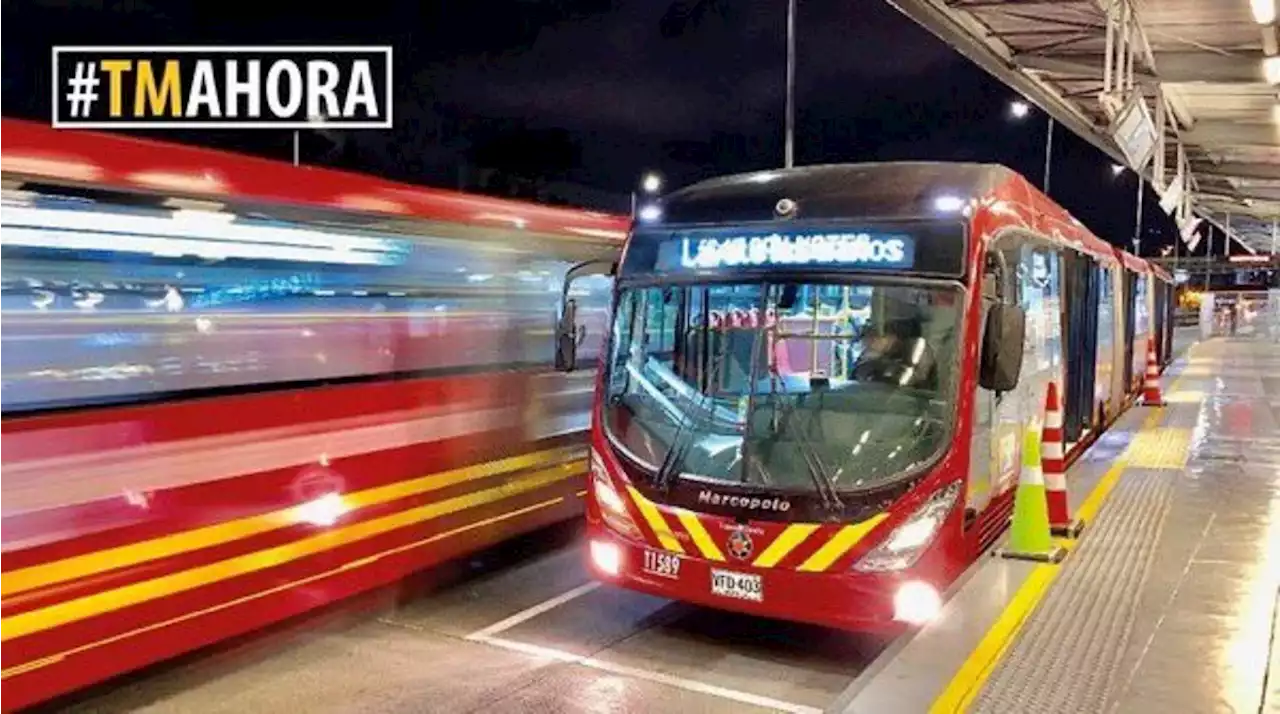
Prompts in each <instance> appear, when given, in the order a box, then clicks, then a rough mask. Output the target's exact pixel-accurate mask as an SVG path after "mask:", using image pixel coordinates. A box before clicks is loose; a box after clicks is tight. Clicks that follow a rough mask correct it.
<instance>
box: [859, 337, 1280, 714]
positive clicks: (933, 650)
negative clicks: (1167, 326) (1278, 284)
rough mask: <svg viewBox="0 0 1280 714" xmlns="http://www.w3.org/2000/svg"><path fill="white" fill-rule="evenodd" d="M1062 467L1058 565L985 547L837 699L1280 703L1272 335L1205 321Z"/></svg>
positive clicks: (903, 706) (1079, 707)
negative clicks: (1064, 520) (937, 602)
mask: <svg viewBox="0 0 1280 714" xmlns="http://www.w3.org/2000/svg"><path fill="white" fill-rule="evenodd" d="M1161 381H1162V384H1163V388H1164V390H1165V392H1164V393H1165V397H1166V399H1167V401H1168V405H1167V406H1166V407H1164V408H1162V409H1153V408H1146V407H1138V408H1135V409H1133V410H1131V411H1130V412H1128V413H1126V414H1125V415H1124V416H1123V417H1122V418H1121V419H1120V421H1119V422H1118V423H1117V424H1116V425H1115V427H1113V429H1112V430H1111V431H1109V432H1108V433H1107V434H1106V435H1105V437H1104V438H1103V440H1102V441H1101V442H1100V443H1099V444H1097V445H1096V446H1095V447H1094V448H1093V449H1091V450H1090V452H1089V453H1088V454H1087V455H1086V457H1085V458H1084V459H1082V461H1081V462H1080V463H1079V464H1078V465H1077V466H1076V467H1074V468H1073V470H1072V472H1071V473H1070V474H1069V479H1070V484H1071V489H1070V490H1071V495H1072V504H1073V506H1076V507H1077V513H1080V514H1081V515H1084V516H1085V517H1086V519H1087V520H1088V521H1089V524H1088V526H1087V527H1086V530H1085V532H1084V533H1083V534H1082V536H1081V537H1080V538H1079V539H1078V540H1076V541H1074V542H1064V544H1065V545H1068V546H1070V548H1071V552H1070V554H1069V555H1068V557H1067V558H1066V560H1065V561H1064V562H1063V563H1061V564H1060V565H1046V564H1032V563H1027V562H1024V561H1012V560H1007V559H1003V558H998V557H993V558H990V559H988V560H986V561H985V562H983V563H981V564H980V565H978V566H976V567H975V568H974V569H973V571H972V572H971V574H970V575H969V577H968V578H967V579H966V580H965V581H964V582H963V584H962V586H961V587H959V588H958V589H957V591H956V592H955V594H954V596H953V597H952V598H951V599H950V600H949V602H948V605H947V608H946V611H945V612H944V616H943V618H942V619H941V620H940V621H939V622H938V623H935V624H934V625H932V626H930V627H929V628H926V629H925V630H922V631H920V632H918V633H916V634H914V635H912V636H908V637H905V638H903V639H902V640H900V641H899V642H898V643H895V645H894V646H893V648H891V650H890V651H889V652H887V653H886V654H885V656H884V657H882V658H881V659H880V661H878V662H877V663H876V664H875V665H874V666H873V667H871V668H869V669H868V670H867V672H866V673H865V675H864V676H863V677H861V678H860V679H859V680H858V681H856V682H855V684H854V685H853V686H852V687H851V688H850V690H849V691H848V692H846V694H845V696H844V697H842V700H841V702H840V705H839V706H838V707H837V708H838V709H840V710H842V711H846V712H882V711H930V712H953V711H954V712H958V711H971V712H984V713H985V712H1001V713H1004V712H1036V713H1037V714H1041V713H1044V714H1052V713H1056V712H1063V713H1066V712H1071V713H1072V714H1075V713H1077V712H1160V713H1161V714H1168V713H1172V712H1250V713H1252V712H1269V713H1274V712H1280V666H1278V665H1277V661H1278V660H1280V651H1278V650H1280V634H1278V633H1277V613H1278V608H1280V604H1278V600H1277V598H1278V597H1280V346H1278V345H1276V344H1274V343H1265V342H1258V341H1249V340H1244V339H1240V340H1232V339H1222V338H1218V339H1213V340H1210V341H1207V342H1204V343H1200V344H1197V345H1196V346H1194V347H1193V348H1192V349H1191V350H1190V351H1189V353H1188V354H1186V355H1184V357H1183V358H1182V359H1180V360H1178V361H1177V362H1176V363H1175V364H1174V365H1173V367H1172V368H1171V369H1170V370H1169V371H1168V372H1167V373H1166V375H1165V377H1164V378H1163V379H1162V380H1161Z"/></svg>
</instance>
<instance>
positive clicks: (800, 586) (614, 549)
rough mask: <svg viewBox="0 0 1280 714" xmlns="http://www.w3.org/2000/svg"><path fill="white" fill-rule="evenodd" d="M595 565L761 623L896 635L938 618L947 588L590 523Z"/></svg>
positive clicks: (622, 579) (609, 579) (646, 588)
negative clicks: (802, 568) (740, 555)
mask: <svg viewBox="0 0 1280 714" xmlns="http://www.w3.org/2000/svg"><path fill="white" fill-rule="evenodd" d="M587 541H588V543H587V560H588V564H589V567H590V568H591V572H592V573H593V574H594V575H595V576H596V577H597V578H598V579H599V580H601V581H603V582H606V583H610V584H613V585H617V586H620V587H624V588H627V589H630V590H636V591H639V592H643V593H647V594H650V595H655V596H658V597H664V598H669V599H673V600H680V601H684V602H689V603H693V604H697V605H703V606H706V607H711V608H717V609H722V610H731V611H736V612H742V613H746V614H750V615H757V616H761V617H770V618H776V619H781V620H791V621H796V622H807V623H812V624H816V625H822V626H825V627H832V628H837V629H841V630H850V631H856V632H873V633H879V634H884V635H895V634H898V633H900V632H902V631H903V630H904V629H905V628H907V627H910V626H912V625H923V624H925V623H927V622H929V621H931V620H932V619H934V618H935V617H936V616H937V614H938V611H939V610H940V609H941V604H942V603H941V595H940V589H941V588H939V587H937V586H935V585H934V584H933V583H932V582H930V581H929V580H928V579H926V578H922V577H920V575H919V573H917V572H907V573H861V572H853V571H848V572H816V573H806V572H798V571H795V570H789V569H781V568H754V567H751V566H750V565H748V564H746V563H743V562H741V561H734V560H732V559H730V560H727V561H725V562H720V561H711V560H707V559H704V558H701V557H696V556H690V555H687V554H686V555H678V554H674V553H670V552H667V551H662V550H656V549H653V548H649V547H646V546H644V545H642V544H639V543H634V542H630V541H626V540H623V539H620V538H618V537H617V536H616V535H614V534H613V532H612V531H610V530H609V529H608V528H606V527H604V526H603V525H601V524H598V523H594V524H590V526H589V528H588V536H587Z"/></svg>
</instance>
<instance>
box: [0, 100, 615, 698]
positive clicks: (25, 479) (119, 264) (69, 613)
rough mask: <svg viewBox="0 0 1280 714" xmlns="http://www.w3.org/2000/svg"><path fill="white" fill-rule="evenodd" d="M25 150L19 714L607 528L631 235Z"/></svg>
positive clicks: (431, 203) (14, 415)
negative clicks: (223, 642) (569, 362)
mask: <svg viewBox="0 0 1280 714" xmlns="http://www.w3.org/2000/svg"><path fill="white" fill-rule="evenodd" d="M3 136H4V140H3V155H2V157H0V161H2V165H3V181H4V186H3V201H4V208H3V212H2V213H0V224H3V231H0V242H2V243H3V245H2V251H3V262H2V263H0V267H2V271H3V286H2V287H3V292H2V295H0V297H2V301H3V302H2V303H0V305H2V307H3V319H4V331H3V335H2V340H0V344H2V346H3V358H4V371H3V382H2V386H3V391H2V393H0V394H2V405H3V427H4V428H3V470H4V480H3V485H2V488H0V490H2V494H0V495H2V497H3V498H2V501H3V561H2V564H3V579H2V583H0V588H2V590H3V598H2V601H0V602H2V605H3V636H2V639H3V646H4V647H3V650H4V655H3V657H4V661H3V676H4V694H5V696H4V702H3V705H4V708H5V709H6V710H8V709H14V708H19V707H22V706H26V705H28V704H30V703H32V702H36V701H39V700H44V699H47V698H49V697H51V696H54V695H57V694H60V693H63V692H66V691H68V690H71V689H74V688H77V687H80V686H82V685H85V684H89V683H92V682H95V681H98V680H102V679H104V678H106V677H109V676H112V675H115V674H118V673H121V672H124V671H127V670H130V669H133V668H136V667H139V666H141V665H145V664H147V663H150V662H154V661H157V660H160V659H163V658H167V657H170V656H173V655H175V654H178V653H180V652H184V651H187V650H191V649H193V648H195V647H199V646H201V645H204V644H207V643H210V642H214V641H217V640H220V639H223V638H226V637H229V636H232V635H236V634H239V633H242V632H245V631H248V630H251V629H254V628H257V627H260V626H262V625H265V624H267V623H270V622H274V621H277V620H280V619H281V618H284V617H288V616H290V615H293V614H296V613H299V612H302V611H305V610H308V609H310V608H314V607H317V606H321V605H324V604H326V603H330V602H333V601H335V600H338V599H340V598H343V597H346V596H348V595H350V594H352V593H355V592H358V591H361V590H365V589H368V588H372V587H375V586H377V585H380V584H384V583H389V582H393V581H395V580H397V579H398V578H400V577H402V576H403V575H405V574H406V573H408V572H410V571H413V570H415V569H418V568H422V567H424V566H427V565H430V564H432V563H435V562H438V561H440V560H442V559H445V558H450V557H453V556H457V555H459V554H463V553H466V552H469V551H473V550H476V549H478V548H481V547H483V546H486V545H489V544H492V543H495V542H497V541H500V540H502V539H505V538H508V537H510V536H512V535H514V534H517V533H521V532H525V531H529V530H532V529H535V528H538V527H540V526H542V525H545V524H548V523H551V522H554V521H559V520H564V519H572V518H574V517H576V516H577V515H579V514H580V513H581V512H582V499H581V496H580V494H581V493H582V491H583V486H582V479H583V474H585V473H586V472H587V460H586V450H587V447H586V444H585V443H584V435H585V432H586V428H587V425H588V422H589V410H590V398H591V387H592V382H591V378H592V375H590V374H587V375H582V376H581V377H578V376H574V375H563V374H560V373H558V372H556V371H555V370H553V369H552V368H551V357H552V353H553V349H552V345H553V339H552V338H553V335H554V329H555V326H556V310H557V305H558V301H559V299H560V294H561V285H562V283H563V281H564V277H565V274H566V272H567V271H568V270H569V268H570V267H571V266H572V265H574V264H576V263H580V262H582V261H587V260H599V259H605V260H609V259H615V258H616V256H617V255H618V254H619V250H620V248H621V245H622V240H623V238H624V237H625V234H626V227H627V223H626V220H625V219H624V218H622V217H618V216H611V215H603V214H598V213H589V212H584V211H576V210H568V209H562V208H552V207H546V206H539V205H533V204H527V203H519V202H514V201H507V200H499V199H495V198H487V197H480V196H471V195H465V194H461V193H455V192H450V191H439V190H433V189H427V188H422V187H415V186H407V185H398V184H395V183H391V182H388V181H382V180H378V179H374V178H370V177H365V176H358V175H352V174H347V173H341V172H337V171H330V170H323V169H314V168H297V167H293V166H289V165H287V164H279V163H275V162H272V161H266V160H260V159H254V158H247V157H242V156H236V155H232V154H226V153H221V152H216V151H208V150H202V149H195V148H190V147H183V146H176V145H169V144H162V143H154V142H148V141H139V140H133V139H127V138H122V137H116V136H109V135H103V134H92V133H85V132H75V131H54V130H52V129H50V128H48V127H46V126H41V125H36V124H32V123H27V122H21V121H11V120H5V121H4V123H3ZM610 294H611V292H610V284H609V281H608V280H607V279H604V278H602V279H597V280H596V281H594V282H593V281H591V280H583V281H577V282H575V285H574V298H575V300H577V301H578V302H579V303H580V304H581V305H582V309H581V310H580V311H579V317H580V318H581V319H582V320H583V321H585V322H587V323H590V324H589V325H588V329H589V330H593V331H594V334H595V335H597V336H601V335H603V333H604V327H605V325H606V324H607V323H606V312H607V307H608V300H609V297H610ZM598 343H599V339H594V340H587V341H584V342H583V343H582V348H583V349H584V350H594V349H596V345H598ZM583 378H585V380H584V379H583Z"/></svg>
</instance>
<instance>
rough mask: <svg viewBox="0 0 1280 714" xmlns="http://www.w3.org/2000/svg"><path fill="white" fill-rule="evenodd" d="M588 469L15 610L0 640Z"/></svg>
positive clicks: (577, 465)
mask: <svg viewBox="0 0 1280 714" xmlns="http://www.w3.org/2000/svg"><path fill="white" fill-rule="evenodd" d="M586 468H587V462H586V460H585V459H583V460H580V461H576V462H572V463H568V464H562V465H560V466H555V467H552V468H549V469H546V470H543V471H539V472H536V473H534V474H531V475H530V476H528V477H525V478H521V479H519V480H517V481H513V482H512V483H509V484H504V485H502V486H497V487H494V488H488V489H484V490H481V491H475V492H472V493H468V494H464V495H462V496H456V497H454V498H448V499H445V500H443V501H438V502H436V503H429V504H426V505H424V506H418V507H416V508H410V509H408V510H405V511H398V512H396V513H392V514H389V515H386V516H382V517H379V518H374V519H372V520H368V521H361V522H359V523H353V524H351V525H349V526H344V527H342V528H335V529H332V530H329V531H325V532H323V533H319V534H316V535H314V536H311V537H308V538H302V539H300V540H296V541H292V542H290V543H286V544H284V545H279V546H275V547H273V548H267V549H265V550H259V551H255V552H252V553H246V554H244V555H239V556H236V557H233V558H228V559H226V560H221V561H218V562H215V563H210V564H208V565H202V566H199V567H195V568H191V569H188V570H183V571H180V572H177V573H171V574H169V575H164V576H161V577H158V578H153V579H151V580H144V581H142V582H137V583H131V584H129V585H124V586H122V587H119V588H115V589H112V590H105V591H102V592H98V593H94V594H92V595H86V596H84V597H81V598H77V599H75V600H67V601H64V602H59V603H57V604H54V605H50V606H48V607H45V608H41V609H39V610H32V611H30V612H24V613H21V614H18V615H12V616H10V617H6V618H4V619H3V620H0V642H6V641H8V640H11V639H14V638H17V637H23V636H25V635H30V634H33V633H36V632H42V631H44V630H48V629H51V628H54V627H58V626H60V625H65V624H67V623H70V622H75V621H77V620H82V619H84V618H87V617H92V616H95V615H101V614H104V613H107V612H114V611H116V610H120V609H123V608H126V607H131V606H133V605H139V604H142V603H145V602H149V601H151V600H155V599H157V598H161V597H166V596H169V595H173V594H176V593H181V592H186V591H188V590H193V589H195V588H198V587H202V586H204V585H208V584H210V583H214V582H218V581H221V580H227V579H229V578H234V577H237V576H240V575H246V574H249V573H254V572H258V571H260V570H266V569H268V568H273V567H276V566H279V565H284V564H286V563H289V562H291V561H294V560H298V559H299V558H304V557H306V556H309V555H315V554H316V553H320V552H323V551H326V550H330V549H333V548H337V547H339V546H343V545H347V544H350V543H354V542H356V541H359V540H364V539H367V538H372V537H373V536H376V535H380V534H383V533H387V532H390V531H393V530H396V529H397V528H403V527H405V526H410V525H414V524H417V523H421V522H423V521H427V520H431V519H434V518H439V517H441V516H446V515H449V514H451V513H456V512H458V511H462V510H465V509H468V508H475V507H477V506H482V505H486V504H489V503H493V502H495V501H498V500H501V499H504V498H508V497H511V496H515V495H517V494H521V493H526V492H529V491H533V490H535V489H538V488H541V487H543V486H547V485H550V484H552V483H555V482H557V481H562V480H564V479H566V478H570V477H572V476H575V475H577V474H581V473H582V472H583V471H585V470H586Z"/></svg>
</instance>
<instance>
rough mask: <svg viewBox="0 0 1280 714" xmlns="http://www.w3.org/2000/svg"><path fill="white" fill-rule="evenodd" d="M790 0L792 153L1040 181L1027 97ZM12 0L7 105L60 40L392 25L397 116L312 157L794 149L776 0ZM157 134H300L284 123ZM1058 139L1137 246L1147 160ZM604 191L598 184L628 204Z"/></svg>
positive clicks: (892, 31) (846, 8)
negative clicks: (965, 168)
mask: <svg viewBox="0 0 1280 714" xmlns="http://www.w3.org/2000/svg"><path fill="white" fill-rule="evenodd" d="M242 7H246V8H248V7H252V8H253V9H254V12H253V13H252V14H246V13H245V12H244V11H243V10H242V9H241V8H242ZM330 7H332V8H342V10H343V12H341V13H338V12H332V11H327V9H328V8H330ZM798 7H799V12H798V20H797V37H798V40H797V70H796V77H797V79H796V86H797V90H796V103H797V129H796V163H797V165H803V164H813V163H835V162H845V161H867V160H890V159H931V160H948V159H950V160H968V161H984V162H998V163H1003V164H1005V165H1007V166H1009V167H1010V168H1013V169H1014V170H1016V171H1019V172H1021V173H1023V174H1024V175H1025V176H1027V177H1028V178H1030V179H1031V180H1032V181H1033V182H1034V183H1036V184H1037V185H1039V184H1040V182H1041V175H1042V171H1043V168H1042V167H1043V160H1044V154H1043V151H1044V136H1045V117H1044V115H1043V114H1039V113H1033V114H1032V115H1031V116H1030V117H1028V118H1026V119H1024V120H1022V121H1020V122H1018V121H1014V120H1012V119H1011V118H1010V116H1009V110H1008V106H1009V102H1010V101H1011V100H1012V99H1015V98H1016V97H1015V96H1014V95H1013V94H1012V93H1011V92H1010V91H1009V90H1008V89H1006V88H1005V87H1004V86H1003V85H1002V84H1000V83H999V82H998V81H996V80H995V79H992V78H991V77H989V76H988V75H987V74H985V73H984V72H982V71H981V70H979V69H977V68H976V67H974V66H972V65H970V64H969V63H968V62H967V61H966V60H965V59H964V58H963V57H961V56H959V55H958V54H956V53H955V52H954V51H952V50H951V49H950V48H949V47H947V46H946V45H944V44H943V43H941V42H939V41H938V40H936V39H935V38H934V37H933V36H932V35H930V34H928V33H927V32H925V31H924V30H922V29H920V28H918V27H916V26H915V25H914V24H913V23H912V22H911V21H910V20H908V19H907V18H905V17H904V16H902V15H900V14H899V13H898V12H897V11H895V10H893V9H892V8H891V7H890V6H889V5H887V4H886V3H883V2H881V1H880V0H799V4H798ZM3 12H4V17H5V18H6V20H8V21H7V22H5V23H4V24H3V42H2V44H3V57H4V67H5V70H4V77H3V98H2V99H3V106H4V110H3V111H4V114H5V115H6V116H20V117H27V118H34V119H40V120H47V119H48V118H49V116H50V111H49V81H50V80H49V64H50V63H49V57H50V48H51V47H52V46H53V45H56V44H117V45H125V44H228V45H232V44H390V45H392V46H393V47H394V50H395V80H396V87H395V92H396V97H395V99H396V105H395V122H396V128H395V129H394V130H388V131H377V130H364V131H348V132H340V133H335V135H334V136H331V137H326V136H322V135H318V134H314V133H308V135H305V136H304V137H303V140H302V147H303V148H302V154H303V162H304V163H310V164H325V165H330V166H336V167H341V168H348V169H354V170H358V171H362V172H366V173H371V174H378V175H382V176H386V177H388V178H393V179H397V180H401V181H406V182H411V183H419V184H426V185H433V186H444V187H451V188H457V187H459V186H462V187H465V188H468V189H472V190H482V187H480V186H478V185H477V184H476V181H477V179H476V176H477V175H478V174H477V171H476V168H478V167H489V168H492V169H497V170H498V171H499V173H500V175H502V176H508V177H527V178H526V181H525V183H526V184H527V183H529V182H531V181H534V177H542V178H545V179H550V180H556V181H568V182H572V183H575V184H580V185H585V186H589V187H593V188H596V189H601V190H602V191H607V192H610V193H612V194H614V195H615V196H622V197H624V200H625V195H626V194H627V192H629V191H630V190H631V187H632V186H633V185H634V184H635V182H636V181H637V178H638V176H639V175H640V174H641V173H642V172H643V171H645V170H657V171H659V172H661V173H662V174H663V175H664V176H665V177H666V178H667V185H668V187H671V188H674V187H677V186H681V185H685V184H688V183H691V182H693V181H696V180H699V179H702V178H706V177H708V176H713V175H716V174H722V173H731V172H737V171H744V170H752V169H763V168H769V167H776V166H780V165H781V163H782V155H783V151H782V146H783V130H782V124H783V107H784V81H785V50H786V39H785V38H786V35H785V32H786V30H785V20H786V1H785V0H768V1H762V0H756V1H754V2H750V1H748V0H684V1H683V2H672V1H671V0H632V2H627V3H622V2H608V1H607V0H561V1H559V2H537V1H535V0H523V1H521V0H507V1H501V2H500V1H497V0H494V1H486V0H466V1H463V0H449V1H447V2H446V1H444V0H441V1H438V2H432V1H431V0H419V1H417V2H414V1H402V2H378V1H376V0H363V1H362V2H356V3H351V2H348V3H342V4H330V3H323V2H321V3H316V2H309V3H289V2H280V1H278V0H271V1H270V2H259V3H256V4H241V3H226V2H206V1H196V0H190V1H185V2H184V1H180V0H174V1H172V2H161V1H159V0H150V1H148V0H132V1H130V0H124V1H121V2H112V1H111V0H40V1H36V2H33V1H31V0H26V1H24V2H8V1H6V2H4V3H3ZM159 138H163V139H169V140H178V141H183V142H186V143H194V144H204V145H208V146H217V147H221V148H227V149H233V150H237V151H243V152H248V153H255V154H261V155H265V156H270V157H273V158H277V159H281V160H285V161H288V160H289V159H290V157H291V152H292V135H291V134H290V133H289V132H282V131H237V132H231V131H226V132H200V133H194V132H165V133H164V135H162V136H159ZM1054 145H1055V146H1054V148H1055V158H1054V164H1053V177H1052V185H1051V188H1052V191H1051V193H1052V195H1053V197H1054V198H1055V199H1056V200H1057V201H1058V202H1059V203H1061V204H1062V205H1064V206H1065V207H1066V208H1067V209H1068V210H1070V211H1071V212H1072V213H1073V214H1074V215H1075V216H1076V217H1077V218H1079V219H1080V220H1081V221H1083V222H1084V223H1085V224H1086V225H1088V226H1089V227H1090V228H1092V229H1093V231H1094V232H1095V233H1097V234H1098V235H1100V236H1101V237H1103V238H1105V239H1107V240H1110V241H1111V242H1113V243H1117V244H1126V245H1127V244H1128V241H1129V240H1130V239H1131V238H1132V234H1133V224H1134V212H1135V207H1136V206H1135V200H1136V177H1135V176H1134V175H1133V174H1132V173H1129V172H1126V173H1125V174H1123V175H1121V176H1119V177H1114V176H1113V175H1112V172H1111V170H1110V166H1111V161H1110V159H1108V158H1107V157H1106V156H1104V155H1102V154H1101V153H1100V152H1098V151H1096V150H1095V149H1093V148H1092V147H1091V146H1090V145H1088V144H1087V143H1085V142H1084V141H1082V140H1080V139H1077V138H1076V137H1074V136H1071V135H1070V134H1068V133H1067V132H1066V131H1064V130H1062V129H1061V128H1059V129H1058V131H1057V132H1056V134H1055V142H1054ZM513 180H515V179H513ZM483 190H487V191H489V192H500V191H502V190H504V189H501V188H498V189H495V188H494V187H493V186H492V185H490V186H488V187H487V188H483ZM607 198H608V197H607V196H606V197H604V198H601V199H599V200H593V201H592V202H594V203H596V204H597V206H596V207H601V208H607V207H612V208H616V207H617V205H616V204H613V203H609V201H608V200H607ZM1156 201H1157V198H1156V196H1155V195H1154V194H1153V193H1152V192H1150V191H1148V192H1147V195H1146V198H1145V200H1144V202H1145V205H1146V208H1147V211H1146V217H1145V219H1144V234H1145V235H1144V239H1143V244H1144V245H1143V253H1144V254H1148V255H1149V254H1151V253H1152V252H1153V251H1154V250H1155V248H1156V246H1158V245H1167V244H1169V243H1170V242H1171V241H1172V239H1173V236H1174V229H1173V225H1172V222H1171V221H1170V220H1169V219H1168V218H1167V217H1165V216H1164V214H1163V213H1161V212H1160V211H1159V209H1158V207H1156ZM605 204H608V205H605ZM624 207H625V204H624ZM1219 240H1220V239H1219ZM1219 245H1221V244H1220V243H1219Z"/></svg>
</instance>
